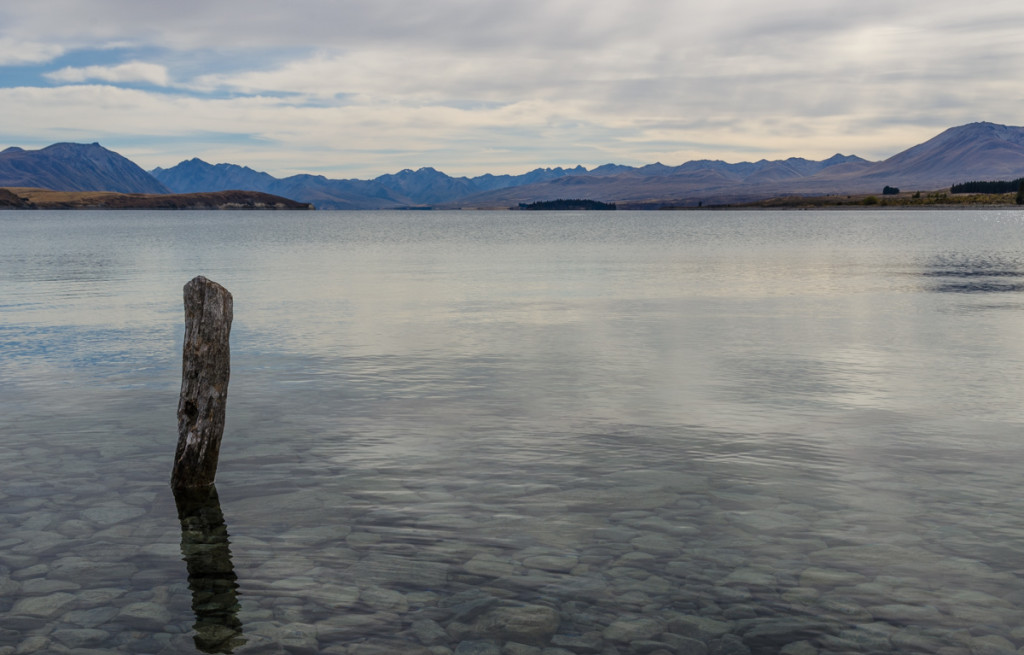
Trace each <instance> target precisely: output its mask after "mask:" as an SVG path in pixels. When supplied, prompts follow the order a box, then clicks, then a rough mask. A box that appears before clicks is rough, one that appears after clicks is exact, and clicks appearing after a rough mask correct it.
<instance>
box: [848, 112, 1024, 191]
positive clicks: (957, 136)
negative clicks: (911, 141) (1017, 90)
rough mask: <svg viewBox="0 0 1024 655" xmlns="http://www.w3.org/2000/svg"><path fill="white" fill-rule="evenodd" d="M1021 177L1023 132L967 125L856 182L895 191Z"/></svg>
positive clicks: (867, 172) (991, 125) (899, 156)
mask: <svg viewBox="0 0 1024 655" xmlns="http://www.w3.org/2000/svg"><path fill="white" fill-rule="evenodd" d="M1022 175H1024V127H1009V126H1007V125H996V124H995V123H970V124H968V125H961V126H960V127H951V128H950V129H948V130H946V131H945V132H943V133H942V134H939V135H938V136H936V137H934V138H932V139H929V140H928V141H925V142H924V143H922V144H920V145H917V146H914V147H913V148H910V149H908V150H904V151H903V152H901V153H899V154H897V155H894V156H892V157H890V158H889V159H886V160H885V161H883V162H879V163H878V164H876V165H874V166H872V167H871V168H870V169H867V170H865V171H863V172H862V173H861V175H860V177H862V178H864V179H870V180H879V181H884V182H885V183H887V184H893V185H894V186H901V185H902V186H903V187H904V188H910V187H918V186H919V187H923V188H930V189H937V188H944V187H948V186H950V185H952V184H956V183H958V182H967V181H973V180H1013V179H1016V178H1019V177H1021V176H1022Z"/></svg>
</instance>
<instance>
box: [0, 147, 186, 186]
mask: <svg viewBox="0 0 1024 655" xmlns="http://www.w3.org/2000/svg"><path fill="white" fill-rule="evenodd" d="M0 186H2V187H41V188H44V189H53V190H56V191H116V192H119V193H169V192H170V191H169V190H168V189H167V187H165V186H164V185H163V184H161V183H160V182H158V181H157V180H156V179H155V178H154V177H153V176H152V175H150V174H149V173H147V172H146V171H144V170H142V169H141V168H139V167H138V166H137V165H136V164H135V163H134V162H132V161H131V160H129V159H126V158H124V157H122V156H121V155H119V154H117V153H116V152H113V151H111V150H107V149H106V148H104V147H103V146H101V145H100V144H98V143H91V144H81V143H55V144H53V145H52V146H47V147H46V148H43V149H41V150H23V149H21V148H7V149H6V150H4V151H3V152H0Z"/></svg>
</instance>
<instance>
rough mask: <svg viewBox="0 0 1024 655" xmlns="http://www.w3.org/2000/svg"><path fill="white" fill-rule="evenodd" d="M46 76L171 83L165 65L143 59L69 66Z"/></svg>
mask: <svg viewBox="0 0 1024 655" xmlns="http://www.w3.org/2000/svg"><path fill="white" fill-rule="evenodd" d="M46 77H47V78H48V79H50V80H53V81H54V82H70V83H76V82H87V81H90V80H99V81H101V82H112V83H115V84H126V83H132V82H144V83H146V84H153V85H156V86H168V85H169V84H170V83H171V80H170V76H169V75H168V74H167V68H166V67H165V66H161V65H159V64H147V63H145V62H141V61H130V62H127V63H124V64H118V65H117V66H85V67H82V68H75V67H73V66H68V67H66V68H62V69H60V70H57V71H53V72H52V73H46Z"/></svg>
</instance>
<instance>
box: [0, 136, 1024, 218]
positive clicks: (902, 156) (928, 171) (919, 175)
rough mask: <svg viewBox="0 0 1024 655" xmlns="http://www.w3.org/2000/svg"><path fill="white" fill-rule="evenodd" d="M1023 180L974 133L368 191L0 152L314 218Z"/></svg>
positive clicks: (299, 178)
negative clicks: (235, 193)
mask: <svg viewBox="0 0 1024 655" xmlns="http://www.w3.org/2000/svg"><path fill="white" fill-rule="evenodd" d="M1022 176H1024V128H1021V127H1011V126H1006V125H997V124H994V123H987V122H979V123H970V124H967V125H961V126H958V127H952V128H949V129H948V130H945V131H944V132H942V133H941V134H938V135H937V136H935V137H933V138H932V139H929V140H928V141H926V142H924V143H921V144H919V145H916V146H913V147H911V148H908V149H907V150H904V151H903V152H900V153H898V154H896V155H894V156H892V157H890V158H888V159H886V160H885V161H881V162H870V161H867V160H865V159H862V158H860V157H857V156H855V155H842V154H836V155H833V156H832V157H829V158H828V159H824V160H821V161H814V160H809V159H803V158H800V157H791V158H789V159H782V160H774V161H768V160H760V161H757V162H739V163H727V162H724V161H715V160H696V161H689V162H686V163H684V164H681V165H679V166H667V165H665V164H662V163H654V164H648V165H646V166H639V167H633V166H623V165H620V164H605V165H603V166H598V167H596V168H594V169H592V170H587V169H586V168H584V167H583V166H576V167H575V168H538V169H535V170H533V171H530V172H528V173H524V174H522V175H492V174H487V175H481V176H478V177H472V178H470V177H452V176H449V175H446V174H445V173H443V172H441V171H438V170H436V169H434V168H429V167H425V168H420V169H418V170H411V169H406V170H402V171H399V172H398V173H394V174H389V175H381V176H380V177H377V178H374V179H372V180H354V179H346V180H339V179H330V178H327V177H325V176H323V175H311V174H302V175H293V176H290V177H286V178H276V177H274V176H272V175H269V174H267V173H265V172H260V171H256V170H253V169H251V168H248V167H245V166H240V165H237V164H226V163H222V164H209V163H207V162H204V161H202V160H201V159H197V158H193V159H189V160H186V161H183V162H181V163H179V164H177V165H176V166H173V167H171V168H167V169H164V168H156V169H154V170H153V171H152V172H151V174H150V173H147V172H145V171H143V170H142V169H141V168H139V167H138V166H136V165H135V164H134V163H132V162H131V161H129V160H127V159H125V158H124V157H122V156H121V155H118V154H117V153H114V152H111V151H110V150H107V149H106V148H103V147H102V146H100V145H99V144H97V143H93V144H89V145H84V144H73V143H58V144H54V145H52V146H49V147H47V148H43V149H41V150H22V149H21V148H7V149H6V150H4V151H2V152H0V186H3V187H43V188H48V189H54V190H67V191H117V192H121V193H164V194H166V193H179V194H180V193H205V192H220V191H228V190H234V189H245V190H248V191H256V192H261V193H268V194H272V195H275V196H281V197H284V198H288V199H291V200H295V201H297V202H299V203H303V204H307V203H308V204H313V205H315V206H317V207H318V208H321V209H402V208H432V207H437V208H483V209H495V208H509V207H516V206H518V205H520V204H530V203H535V202H545V201H552V200H558V199H561V198H587V199H590V200H594V201H597V202H604V203H614V204H616V205H617V206H618V208H620V209H628V208H632V207H637V208H640V207H643V208H652V207H662V206H679V207H685V206H694V207H695V206H698V205H704V206H708V205H714V204H732V203H745V202H755V201H759V200H764V199H768V198H778V197H781V196H795V197H798V196H805V197H806V196H822V195H844V194H873V193H874V194H878V193H881V192H882V189H883V188H884V187H886V186H890V187H896V188H900V189H903V190H905V191H906V190H921V191H931V190H939V189H947V188H949V187H950V186H951V185H952V184H956V183H961V182H967V181H971V180H1000V179H1001V180H1012V179H1018V178H1020V177H1022Z"/></svg>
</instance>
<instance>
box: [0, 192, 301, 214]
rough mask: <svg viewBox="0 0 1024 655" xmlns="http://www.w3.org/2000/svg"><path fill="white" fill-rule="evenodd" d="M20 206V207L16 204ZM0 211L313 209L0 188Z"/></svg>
mask: <svg viewBox="0 0 1024 655" xmlns="http://www.w3.org/2000/svg"><path fill="white" fill-rule="evenodd" d="M19 202H20V204H19ZM0 207H9V208H21V209H313V206H312V205H310V204H307V203H302V202H295V201H294V200H289V199H288V198H282V197H281V196H275V195H271V194H269V193H260V192H257V191H213V192H208V193H180V194H148V193H114V192H111V191H52V190H50V189H34V188H26V187H10V188H6V189H2V188H0Z"/></svg>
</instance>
